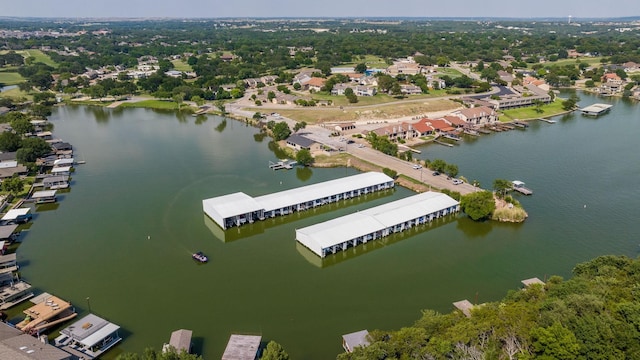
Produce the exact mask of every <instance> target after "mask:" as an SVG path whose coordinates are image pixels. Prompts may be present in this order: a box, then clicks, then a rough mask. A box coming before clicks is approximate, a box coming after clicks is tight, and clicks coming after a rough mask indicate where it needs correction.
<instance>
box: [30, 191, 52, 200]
mask: <svg viewBox="0 0 640 360" xmlns="http://www.w3.org/2000/svg"><path fill="white" fill-rule="evenodd" d="M56 191H57V190H41V191H35V192H34V193H33V195H31V198H32V199H40V198H50V197H53V196H56Z"/></svg>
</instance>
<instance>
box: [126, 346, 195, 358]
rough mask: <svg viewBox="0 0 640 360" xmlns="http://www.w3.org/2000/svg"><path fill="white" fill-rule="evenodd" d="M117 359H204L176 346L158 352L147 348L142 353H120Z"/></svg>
mask: <svg viewBox="0 0 640 360" xmlns="http://www.w3.org/2000/svg"><path fill="white" fill-rule="evenodd" d="M116 360H202V357H201V356H200V355H196V354H189V353H187V352H186V351H184V350H182V351H181V352H179V353H178V352H177V351H176V349H175V348H173V347H170V348H169V350H168V351H166V352H164V351H162V352H158V351H156V350H155V349H152V348H147V349H145V350H144V352H143V353H142V355H138V354H136V353H124V354H120V355H118V357H117V358H116Z"/></svg>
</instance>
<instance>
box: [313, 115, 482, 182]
mask: <svg viewBox="0 0 640 360" xmlns="http://www.w3.org/2000/svg"><path fill="white" fill-rule="evenodd" d="M302 132H305V136H306V137H308V138H310V139H312V140H313V141H316V142H318V143H321V144H324V145H327V146H330V147H333V148H335V149H342V151H345V152H347V153H349V154H350V155H353V156H355V157H357V158H359V159H362V160H364V161H368V162H370V163H372V164H376V165H378V166H380V167H382V168H389V169H391V170H395V171H396V172H397V173H398V175H400V174H402V175H405V176H408V177H410V178H413V179H415V180H418V181H421V182H423V183H425V184H426V185H429V186H433V187H434V188H438V189H449V190H452V191H457V192H459V193H461V194H468V193H471V192H474V191H477V190H478V188H475V187H473V186H471V185H470V184H467V183H463V184H460V185H454V184H453V181H452V180H447V176H446V175H438V176H433V175H432V173H433V171H430V170H428V169H425V168H420V169H414V168H413V166H414V165H415V163H412V162H409V161H404V160H400V159H398V158H397V157H394V156H389V155H385V154H383V153H381V152H379V151H377V150H373V149H372V148H371V147H370V146H369V144H368V143H367V142H366V141H364V140H363V139H357V140H355V141H356V142H354V143H353V144H347V141H348V140H353V139H351V138H344V141H341V139H342V138H339V137H331V136H329V135H330V134H331V130H330V129H325V128H322V127H321V126H316V125H313V126H307V128H305V129H304V130H302Z"/></svg>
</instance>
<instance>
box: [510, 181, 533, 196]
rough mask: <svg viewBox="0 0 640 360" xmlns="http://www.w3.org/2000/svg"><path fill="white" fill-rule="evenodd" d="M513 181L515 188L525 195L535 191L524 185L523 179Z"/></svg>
mask: <svg viewBox="0 0 640 360" xmlns="http://www.w3.org/2000/svg"><path fill="white" fill-rule="evenodd" d="M511 183H512V184H513V190H515V191H517V192H519V193H521V194H524V195H531V194H533V191H532V190H531V189H528V188H526V187H524V183H523V182H522V181H518V180H514V181H512V182H511Z"/></svg>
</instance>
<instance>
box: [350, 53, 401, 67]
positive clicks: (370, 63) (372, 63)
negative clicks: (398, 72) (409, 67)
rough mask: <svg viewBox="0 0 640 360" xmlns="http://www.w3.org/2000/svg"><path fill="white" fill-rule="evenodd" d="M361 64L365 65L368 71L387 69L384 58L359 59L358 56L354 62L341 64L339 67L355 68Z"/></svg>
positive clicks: (369, 56) (368, 56) (367, 57)
mask: <svg viewBox="0 0 640 360" xmlns="http://www.w3.org/2000/svg"><path fill="white" fill-rule="evenodd" d="M363 62H364V63H365V64H367V67H368V68H369V69H386V68H387V67H389V65H388V64H387V62H386V61H385V60H384V58H381V57H379V56H374V55H365V56H364V59H361V58H360V57H359V56H357V57H356V59H355V60H354V61H352V62H350V63H344V64H341V65H340V67H349V66H353V67H355V66H356V65H358V64H362V63H363Z"/></svg>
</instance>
